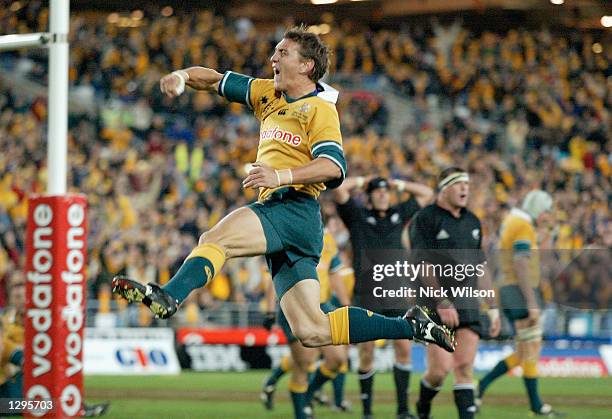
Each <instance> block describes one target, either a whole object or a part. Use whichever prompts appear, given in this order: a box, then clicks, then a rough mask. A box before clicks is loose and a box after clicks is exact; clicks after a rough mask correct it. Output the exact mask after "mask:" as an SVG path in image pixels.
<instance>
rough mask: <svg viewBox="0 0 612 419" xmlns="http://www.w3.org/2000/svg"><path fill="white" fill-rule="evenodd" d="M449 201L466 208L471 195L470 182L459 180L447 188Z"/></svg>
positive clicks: (458, 206)
mask: <svg viewBox="0 0 612 419" xmlns="http://www.w3.org/2000/svg"><path fill="white" fill-rule="evenodd" d="M444 192H446V197H447V199H448V203H449V204H451V205H452V206H453V207H457V208H465V207H466V206H467V203H468V199H469V197H470V184H469V183H468V182H457V183H454V184H452V185H451V186H449V187H448V188H446V190H445V191H444Z"/></svg>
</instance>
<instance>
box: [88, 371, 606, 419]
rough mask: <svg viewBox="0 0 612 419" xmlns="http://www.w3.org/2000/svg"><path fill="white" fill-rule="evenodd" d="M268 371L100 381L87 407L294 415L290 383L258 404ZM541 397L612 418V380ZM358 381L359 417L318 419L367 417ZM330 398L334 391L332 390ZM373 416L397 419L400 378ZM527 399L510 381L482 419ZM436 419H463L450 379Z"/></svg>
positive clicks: (512, 413) (324, 412) (583, 414)
mask: <svg viewBox="0 0 612 419" xmlns="http://www.w3.org/2000/svg"><path fill="white" fill-rule="evenodd" d="M265 374H266V371H253V372H245V373H194V372H184V373H182V374H181V375H180V376H176V377H162V376H139V377H119V376H97V377H95V376H93V377H86V379H85V394H86V397H87V401H89V402H91V401H101V400H110V401H111V402H112V405H111V409H110V412H109V414H108V416H107V417H109V418H121V419H123V418H125V419H136V418H154V417H155V418H164V419H166V418H168V419H174V418H177V419H178V418H206V419H216V418H219V419H222V418H223V419H225V418H241V419H251V418H267V419H281V418H282V419H285V418H291V417H292V416H293V413H292V410H291V406H290V403H289V399H288V394H287V390H286V385H287V378H286V377H283V379H282V381H281V382H280V384H279V390H278V391H277V397H276V401H277V402H276V407H275V409H274V411H272V412H267V411H266V410H264V408H263V407H262V405H261V404H260V403H259V399H258V394H259V388H260V385H261V383H262V382H263V379H264V376H265ZM541 383H542V384H541V392H542V397H543V399H544V400H545V401H546V402H549V403H551V404H553V406H554V407H555V408H556V409H558V410H560V411H563V412H565V413H567V414H568V418H577V419H586V418H588V419H599V418H600V419H609V418H611V417H612V378H601V379H590V378H563V379H559V378H555V379H553V378H546V379H542V380H541ZM357 388H358V385H357V377H356V375H355V374H349V376H348V377H347V396H348V399H349V400H350V401H351V403H352V404H353V406H354V407H355V408H356V409H355V412H354V413H352V414H340V413H335V412H331V411H329V409H327V408H325V407H319V408H317V409H316V417H317V418H336V419H339V418H353V417H355V418H358V417H360V415H359V414H358V412H359V404H358V394H357ZM328 391H329V390H328ZM374 391H375V396H374V413H375V415H376V417H377V418H393V417H395V393H394V386H393V377H392V376H391V375H390V374H377V375H376V378H375V386H374ZM417 391H418V377H415V376H413V377H412V379H411V387H410V403H411V405H412V406H413V405H414V401H415V400H416V394H417ZM527 410H528V409H527V400H526V397H525V392H524V388H523V385H522V380H521V379H520V378H515V377H503V378H502V379H500V380H499V381H498V382H496V383H495V384H494V385H493V386H492V387H491V389H490V390H489V392H488V393H487V397H486V398H485V406H484V408H483V410H482V413H481V414H480V415H479V416H478V419H497V418H504V419H505V418H507V419H513V418H526V417H528V414H527ZM432 414H433V416H434V417H435V418H436V419H447V418H451V419H452V418H456V410H455V406H454V403H453V399H452V382H451V380H448V382H447V383H446V385H445V387H444V389H443V390H442V392H441V393H440V394H439V395H438V397H437V398H436V400H435V401H434V408H433V412H432Z"/></svg>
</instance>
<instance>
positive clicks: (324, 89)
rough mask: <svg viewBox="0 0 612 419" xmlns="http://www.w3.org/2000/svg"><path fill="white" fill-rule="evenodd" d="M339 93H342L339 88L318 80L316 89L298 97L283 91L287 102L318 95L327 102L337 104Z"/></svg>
mask: <svg viewBox="0 0 612 419" xmlns="http://www.w3.org/2000/svg"><path fill="white" fill-rule="evenodd" d="M339 95H340V92H339V91H338V90H336V89H334V88H333V87H331V86H330V85H329V84H326V83H323V82H318V83H317V85H316V88H315V90H313V91H312V92H310V93H308V94H305V95H304V96H302V97H299V98H297V99H293V98H290V97H289V96H287V95H286V94H285V92H283V96H284V97H285V100H286V101H287V103H293V102H297V101H298V100H302V99H306V98H309V97H313V96H318V97H320V98H321V99H323V100H324V101H326V102H330V103H333V104H336V102H337V101H338V96H339Z"/></svg>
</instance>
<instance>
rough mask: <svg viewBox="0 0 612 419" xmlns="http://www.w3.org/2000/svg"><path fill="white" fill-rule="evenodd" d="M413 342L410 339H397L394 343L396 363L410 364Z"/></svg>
mask: <svg viewBox="0 0 612 419" xmlns="http://www.w3.org/2000/svg"><path fill="white" fill-rule="evenodd" d="M411 348H412V342H411V341H409V340H408V339H396V340H394V341H393V352H394V353H395V362H397V363H399V364H407V363H409V362H410V352H411Z"/></svg>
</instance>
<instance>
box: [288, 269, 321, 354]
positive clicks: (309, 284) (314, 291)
mask: <svg viewBox="0 0 612 419" xmlns="http://www.w3.org/2000/svg"><path fill="white" fill-rule="evenodd" d="M319 299H320V288H319V281H317V280H316V279H304V280H302V281H299V282H297V283H296V284H295V285H293V286H292V287H291V288H290V289H289V290H287V292H285V293H284V294H283V296H282V298H281V301H280V305H281V308H282V309H283V313H285V317H287V321H288V322H289V325H290V326H291V330H292V331H293V334H294V335H295V336H296V337H297V338H298V339H299V340H300V341H301V342H302V343H303V344H305V345H307V346H323V345H330V344H331V332H330V328H329V320H328V319H327V316H326V315H325V314H324V313H323V311H322V310H321V307H320V303H319Z"/></svg>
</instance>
